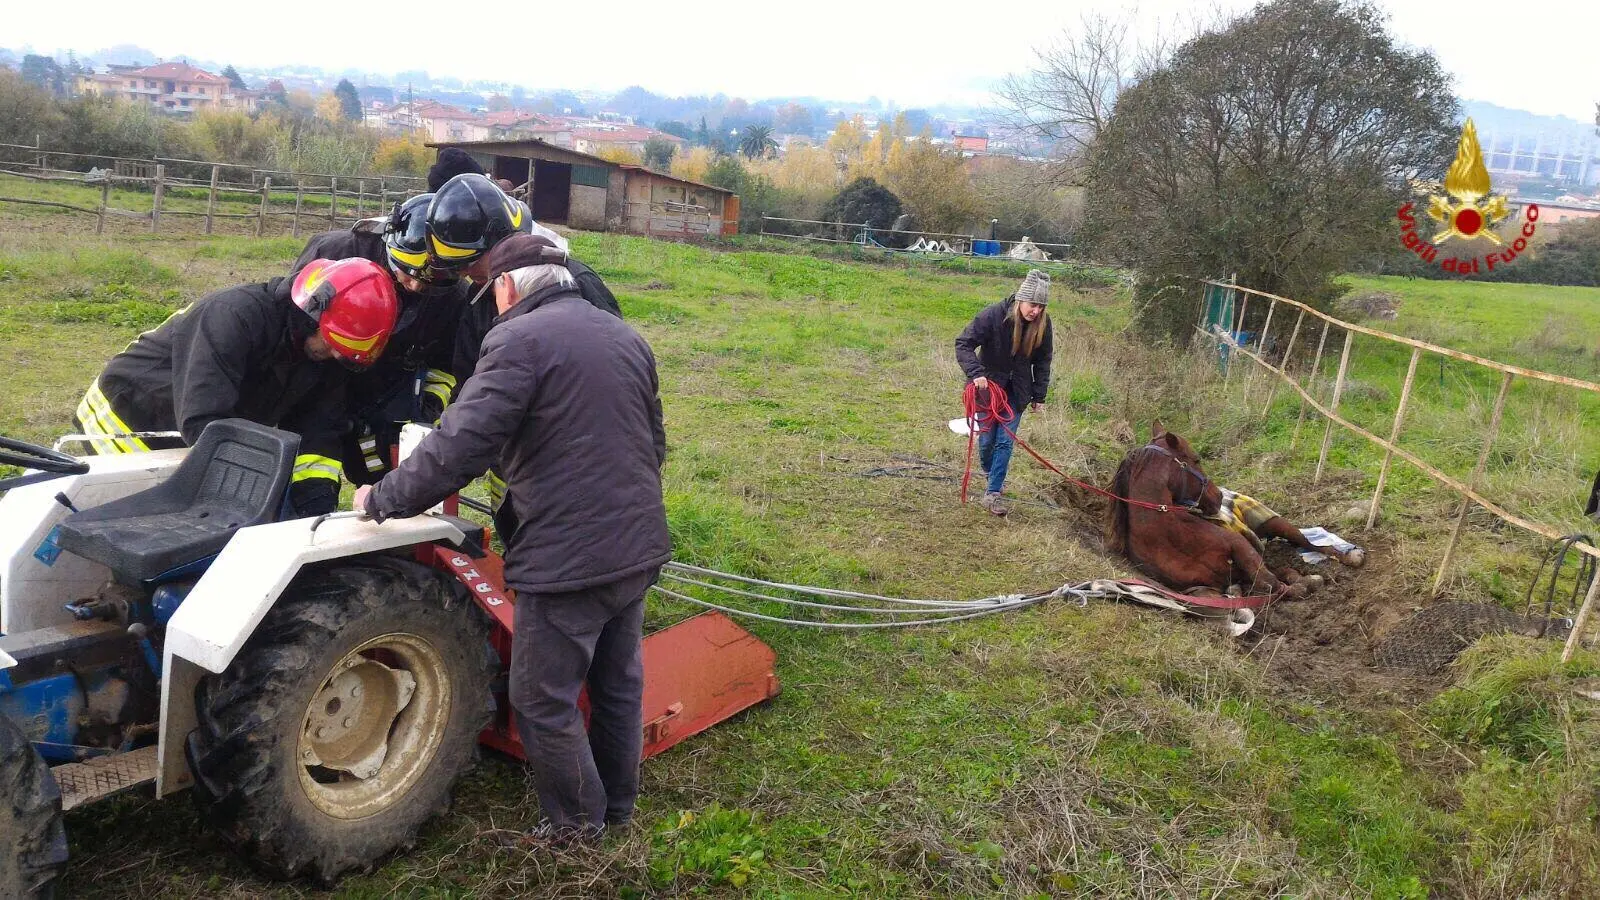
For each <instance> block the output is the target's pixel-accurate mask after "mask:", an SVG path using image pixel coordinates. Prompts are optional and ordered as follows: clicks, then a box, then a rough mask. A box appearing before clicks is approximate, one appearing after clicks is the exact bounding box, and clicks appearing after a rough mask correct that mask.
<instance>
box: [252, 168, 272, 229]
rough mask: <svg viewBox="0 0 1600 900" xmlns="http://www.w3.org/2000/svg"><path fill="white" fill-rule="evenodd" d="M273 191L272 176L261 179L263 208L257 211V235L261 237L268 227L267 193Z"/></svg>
mask: <svg viewBox="0 0 1600 900" xmlns="http://www.w3.org/2000/svg"><path fill="white" fill-rule="evenodd" d="M271 193H272V176H271V175H268V176H266V177H264V178H262V179H261V209H260V210H259V211H258V212H257V213H256V237H261V235H262V233H263V232H264V231H265V229H266V227H267V195H269V194H271Z"/></svg>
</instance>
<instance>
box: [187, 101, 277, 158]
mask: <svg viewBox="0 0 1600 900" xmlns="http://www.w3.org/2000/svg"><path fill="white" fill-rule="evenodd" d="M189 128H190V131H191V132H192V133H193V135H194V138H195V143H196V144H197V145H198V146H200V147H202V148H204V149H205V151H206V155H205V156H204V157H203V158H205V159H215V160H222V161H224V162H234V163H247V164H250V165H269V164H270V163H271V162H272V154H273V148H274V146H275V145H276V143H277V139H278V128H279V123H278V120H277V119H276V118H275V117H273V116H272V115H270V114H269V115H263V116H261V117H259V118H251V117H250V115H249V114H247V113H244V112H241V111H239V110H236V109H208V110H202V111H201V112H198V113H195V116H194V121H193V123H192V124H191V125H190V126H189Z"/></svg>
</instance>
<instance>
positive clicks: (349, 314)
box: [290, 259, 400, 366]
mask: <svg viewBox="0 0 1600 900" xmlns="http://www.w3.org/2000/svg"><path fill="white" fill-rule="evenodd" d="M290 296H291V297H292V298H293V299H294V305H295V306H298V307H300V308H301V309H302V310H304V311H305V313H306V315H308V316H310V317H311V320H312V321H313V322H316V323H317V333H319V334H321V335H322V339H323V340H324V341H327V343H328V349H329V350H332V351H333V354H334V356H335V357H337V358H338V359H339V360H340V361H342V362H346V363H349V364H351V365H356V366H370V365H372V363H373V362H374V361H375V360H377V358H378V357H379V356H380V355H382V354H383V348H384V345H386V344H388V343H389V335H390V333H391V332H393V331H394V322H395V318H396V317H397V316H398V315H399V314H400V300H399V298H398V297H396V296H395V292H394V279H392V278H390V277H389V273H388V272H385V271H384V270H383V267H382V266H380V265H378V264H377V263H375V262H373V261H372V260H369V259H341V260H337V261H335V260H331V259H314V260H312V261H311V262H310V263H308V264H306V267H305V268H304V269H301V270H300V274H299V275H296V276H295V279H294V288H293V289H292V290H291V291H290Z"/></svg>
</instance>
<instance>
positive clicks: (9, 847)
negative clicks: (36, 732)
mask: <svg viewBox="0 0 1600 900" xmlns="http://www.w3.org/2000/svg"><path fill="white" fill-rule="evenodd" d="M0 792H4V796H5V798H6V801H5V802H6V806H5V807H4V811H0V896H5V897H18V898H28V900H36V898H48V897H52V896H54V895H55V886H56V882H57V881H58V880H59V879H60V877H61V873H62V872H63V871H64V870H65V869H66V866H67V831H66V826H65V824H64V817H63V814H62V812H61V788H60V786H59V785H57V784H56V780H55V778H54V777H52V776H51V774H50V767H49V766H48V765H46V764H45V761H44V760H43V759H40V758H39V754H37V753H35V752H34V750H33V745H32V744H30V743H29V742H28V739H27V737H26V736H25V735H24V734H23V733H22V731H21V730H20V729H18V728H17V727H16V725H14V724H12V722H11V721H10V720H6V719H3V718H0Z"/></svg>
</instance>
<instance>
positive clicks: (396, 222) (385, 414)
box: [291, 194, 467, 484]
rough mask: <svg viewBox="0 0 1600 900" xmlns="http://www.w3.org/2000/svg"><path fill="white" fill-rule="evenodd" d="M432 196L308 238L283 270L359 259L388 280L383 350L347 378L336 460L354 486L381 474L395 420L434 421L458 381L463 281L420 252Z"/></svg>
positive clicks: (464, 301)
mask: <svg viewBox="0 0 1600 900" xmlns="http://www.w3.org/2000/svg"><path fill="white" fill-rule="evenodd" d="M433 196H434V195H433V194H419V195H417V196H415V197H412V198H410V199H408V200H406V201H405V202H403V203H400V204H397V205H396V206H395V208H394V211H393V212H392V213H390V215H389V216H388V217H386V218H378V219H363V220H362V221H360V222H357V223H356V224H355V226H354V227H353V228H350V229H348V230H345V231H328V232H324V233H322V234H319V235H316V236H314V237H313V238H311V240H310V241H309V242H307V244H306V248H305V250H303V251H301V253H300V257H299V259H297V260H295V264H294V269H293V270H292V272H291V274H294V273H297V272H299V271H300V270H301V269H303V268H305V266H306V265H307V264H308V263H310V262H311V261H312V260H314V259H366V260H371V261H372V262H375V263H377V264H378V265H380V266H383V267H384V268H386V269H387V270H388V272H389V274H390V275H391V276H392V277H393V278H394V282H395V287H396V292H397V295H398V297H399V300H400V314H399V318H398V320H397V321H396V323H395V329H394V335H393V336H392V337H391V338H390V340H389V347H388V350H387V352H385V353H384V355H383V358H382V359H381V360H379V361H378V363H377V364H376V365H374V366H373V367H372V368H370V369H368V370H367V371H365V372H362V373H360V374H359V375H356V376H355V377H354V378H352V379H351V383H350V404H349V405H350V410H351V418H352V419H353V423H352V424H353V427H352V428H351V429H350V435H349V437H348V438H347V439H346V440H345V442H344V446H343V448H342V452H341V453H340V457H341V458H342V459H343V461H344V469H345V474H346V475H347V476H348V477H349V479H350V480H351V481H352V482H354V483H356V484H371V483H372V482H374V481H376V480H378V479H379V478H381V477H383V473H384V472H386V471H388V468H389V460H390V450H391V448H393V447H394V446H395V445H396V442H397V441H398V440H399V433H400V429H399V425H398V423H403V422H427V423H432V422H435V421H437V420H438V418H439V415H440V413H442V412H444V407H445V406H446V405H447V404H448V403H449V402H450V396H451V394H452V393H453V392H454V391H455V389H456V384H457V382H458V375H457V373H456V372H455V370H454V366H453V359H454V356H455V335H456V330H457V327H458V324H459V323H460V321H461V317H462V313H463V312H464V311H465V309H466V305H467V284H466V283H465V282H464V281H462V280H461V272H460V268H459V267H454V268H452V267H445V266H440V265H437V264H436V263H435V261H434V260H433V258H432V256H431V255H430V254H429V252H428V243H427V213H428V206H429V205H430V204H431V203H432V202H433Z"/></svg>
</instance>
